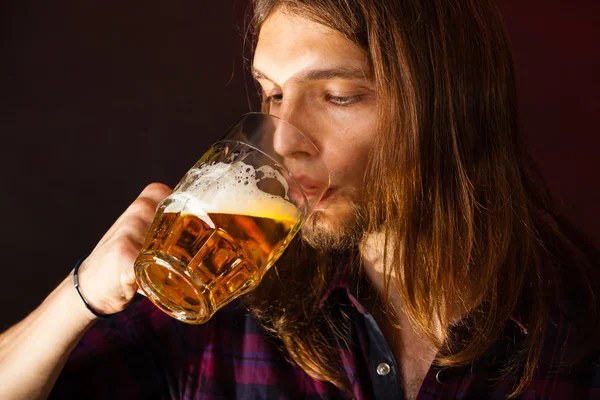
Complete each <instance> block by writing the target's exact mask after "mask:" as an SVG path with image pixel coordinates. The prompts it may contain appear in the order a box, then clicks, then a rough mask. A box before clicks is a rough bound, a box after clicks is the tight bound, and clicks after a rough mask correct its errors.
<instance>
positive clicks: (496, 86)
mask: <svg viewBox="0 0 600 400" xmlns="http://www.w3.org/2000/svg"><path fill="white" fill-rule="evenodd" d="M253 8H254V12H253V19H252V24H251V28H252V32H253V34H254V37H255V38H256V36H257V34H258V32H259V31H260V27H261V24H262V23H263V22H264V21H265V19H266V18H268V16H269V15H270V14H271V13H272V12H273V11H274V10H275V9H282V10H283V11H284V12H289V13H293V14H296V15H300V16H303V17H305V18H308V19H310V20H312V21H315V22H318V23H320V24H323V25H325V26H327V27H330V28H332V29H334V30H336V31H338V32H340V33H341V34H342V35H344V36H345V37H347V38H348V39H350V40H351V41H353V42H354V43H356V44H357V45H358V46H360V47H361V48H363V49H364V51H365V52H366V54H367V55H368V57H369V60H370V64H371V68H372V76H373V77H374V80H375V84H376V88H377V96H378V114H379V115H378V121H379V126H378V137H377V142H376V144H375V146H374V148H373V151H372V154H371V156H370V162H369V165H368V168H367V170H366V174H365V182H366V186H367V190H365V193H367V194H368V197H367V198H366V199H365V202H366V210H367V214H368V219H369V221H370V224H369V226H370V230H371V231H380V230H382V228H383V230H384V232H385V235H386V241H387V242H389V243H394V244H395V245H394V246H393V247H392V250H390V251H389V252H388V253H387V254H386V255H385V257H386V259H387V260H389V261H390V262H389V263H385V264H386V265H391V266H395V267H394V268H397V269H398V271H395V274H393V275H390V276H394V277H395V278H393V279H394V280H395V281H394V282H390V281H389V279H387V282H386V287H387V288H388V289H389V288H390V287H395V288H399V289H398V290H399V291H400V293H399V294H400V296H401V299H402V301H403V306H404V308H403V310H402V311H403V312H405V313H406V315H407V316H408V318H409V319H410V321H411V323H412V324H413V326H414V328H415V329H417V330H418V331H420V332H421V333H423V334H424V335H425V336H426V337H428V338H429V339H430V340H431V342H432V343H433V344H435V345H437V346H438V347H439V348H440V349H442V351H441V353H440V354H441V356H440V357H438V358H437V359H436V362H437V363H438V364H440V365H444V366H457V365H466V364H468V363H469V362H471V361H473V360H475V359H477V358H478V357H480V356H482V355H483V354H484V353H485V352H486V351H488V350H489V348H490V346H491V345H492V344H493V343H494V342H495V341H496V340H497V339H498V337H499V335H500V333H501V332H502V330H503V328H504V326H505V324H506V323H507V321H508V320H509V319H510V318H511V317H518V319H519V321H521V322H522V323H523V324H524V325H525V326H526V327H527V329H528V335H527V336H526V339H525V341H524V343H523V344H522V345H521V347H520V348H519V349H518V351H517V352H516V353H515V354H514V356H513V358H512V360H511V362H510V363H509V364H507V365H506V369H505V371H506V373H507V374H508V373H511V374H515V376H517V377H519V379H518V380H517V385H516V387H515V390H514V392H513V396H514V395H517V394H518V393H520V392H521V391H522V390H523V389H524V388H525V387H526V385H527V383H528V382H529V381H530V380H531V379H532V378H533V376H534V374H535V371H536V366H537V364H538V361H539V360H540V356H541V350H542V344H543V339H544V333H545V329H546V328H545V326H546V322H547V319H548V315H549V314H550V311H551V307H552V304H553V303H555V302H556V297H557V292H558V291H560V290H561V288H563V287H577V288H579V289H578V290H579V293H580V297H579V298H577V299H573V298H571V297H570V298H569V301H570V302H571V304H565V303H561V306H562V311H563V312H569V310H571V311H572V310H585V313H586V317H585V318H582V317H580V314H577V313H574V312H572V313H571V314H570V315H571V316H572V319H573V321H574V322H576V323H578V324H579V325H581V327H582V329H589V330H590V332H592V331H594V330H595V331H596V332H597V329H598V317H597V313H596V305H597V301H598V300H597V293H598V287H597V281H594V280H593V279H592V278H591V275H590V274H591V273H594V272H595V268H596V267H597V259H596V258H590V257H589V254H591V253H590V251H594V249H593V248H591V247H590V251H588V249H586V248H585V246H586V241H585V240H584V239H581V238H580V237H579V236H578V235H577V234H575V233H574V232H572V231H571V229H570V228H569V225H568V224H566V222H564V221H562V220H561V218H560V217H558V216H557V215H556V213H555V212H553V209H552V205H551V202H550V198H549V196H548V194H547V190H546V189H545V187H544V184H543V182H542V180H541V179H540V177H539V175H538V174H537V173H536V170H535V168H534V166H533V164H532V163H531V161H530V158H529V156H528V155H527V153H526V151H525V149H524V147H523V145H522V142H521V138H520V136H519V133H518V126H517V106H516V89H515V87H516V86H515V74H514V68H513V64H512V55H511V51H510V44H509V41H508V35H507V32H506V31H505V28H504V25H503V23H502V20H501V17H500V15H499V12H498V10H497V8H496V6H495V5H494V3H493V1H492V0H453V1H448V0H403V1H377V0H255V1H254V2H253ZM296 246H297V247H298V246H301V245H300V244H298V243H296ZM386 248H387V247H386ZM338 256H339V255H331V254H319V253H318V252H316V251H314V250H311V249H308V248H302V249H299V250H298V249H297V251H294V249H292V250H290V251H288V252H287V254H286V259H285V260H282V261H280V262H279V263H278V265H280V268H277V269H274V270H273V271H271V273H270V277H269V279H267V280H266V282H265V283H263V285H261V288H260V290H259V291H257V292H256V293H255V294H254V295H253V296H252V297H250V298H249V299H248V301H249V302H250V303H251V304H252V309H253V310H254V312H255V313H256V314H257V316H258V317H259V319H260V320H261V321H262V323H263V324H264V326H265V327H266V328H267V329H269V330H270V331H272V332H273V333H274V334H275V335H277V336H278V337H279V338H280V339H281V341H282V343H283V345H284V346H285V348H286V350H287V351H288V353H289V355H290V356H291V358H292V359H293V360H294V361H295V362H297V363H298V364H299V365H300V366H301V367H302V368H304V369H305V370H306V371H307V372H308V373H309V374H310V375H311V376H313V377H315V378H318V379H322V380H327V381H330V382H332V383H333V384H335V385H336V386H338V387H341V388H346V389H347V388H348V382H346V380H345V377H344V376H343V375H342V374H341V373H340V370H339V368H337V367H336V364H335V362H332V360H335V357H336V355H335V349H334V348H333V347H334V346H332V337H331V335H332V334H331V332H334V334H336V335H339V336H340V337H344V335H345V332H343V331H340V328H339V327H340V326H343V324H339V323H338V322H339V321H338V320H337V318H340V316H337V315H332V314H328V313H330V312H331V311H330V310H328V309H321V308H318V307H317V304H318V303H319V300H320V298H321V297H322V296H323V294H324V292H325V290H326V288H327V285H328V283H329V282H330V280H331V279H332V276H333V274H334V273H335V270H336V259H337V257H338ZM594 257H595V256H594ZM291 264H293V265H296V266H298V265H303V267H301V268H298V267H296V268H294V267H293V266H292V267H289V265H291ZM300 271H301V272H300ZM278 273H279V276H278V275H277V274H278ZM282 275H285V276H282ZM390 279H391V278H390ZM391 283H393V285H391ZM432 293H435V295H434V296H432V295H431V294H432ZM457 304H459V305H460V307H461V308H462V309H464V310H467V311H468V326H467V327H468V330H469V332H471V333H472V334H471V335H470V336H469V337H468V340H466V341H461V343H460V346H458V345H457V343H454V342H453V338H452V337H451V335H449V332H450V329H449V328H450V327H451V326H452V324H453V323H454V322H455V321H453V315H452V314H451V313H450V312H448V310H449V309H452V307H454V306H455V305H457ZM582 314H583V312H582ZM466 320H467V319H465V321H466ZM432 321H436V322H437V324H432V323H431V322H432ZM584 322H587V324H585V323H584ZM464 323H465V324H466V322H464ZM436 325H437V326H441V327H442V328H443V331H444V332H445V333H446V337H445V338H444V340H443V341H442V342H441V343H440V342H439V339H438V337H437V336H436V331H435V329H436V328H435V326H436ZM589 337H592V338H594V337H597V336H593V335H592V336H589Z"/></svg>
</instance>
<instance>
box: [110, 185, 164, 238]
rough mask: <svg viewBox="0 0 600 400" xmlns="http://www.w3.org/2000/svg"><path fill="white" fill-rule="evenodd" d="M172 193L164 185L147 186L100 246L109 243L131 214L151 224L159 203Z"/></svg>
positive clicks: (116, 222) (111, 228)
mask: <svg viewBox="0 0 600 400" xmlns="http://www.w3.org/2000/svg"><path fill="white" fill-rule="evenodd" d="M171 192H172V190H171V188H169V187H168V186H167V185H165V184H162V183H151V184H150V185H148V186H146V187H145V188H144V190H142V192H141V193H140V195H139V196H138V197H137V199H136V200H134V202H133V203H131V205H130V206H129V207H128V208H127V209H126V210H125V212H123V214H121V215H120V216H119V218H118V219H117V220H116V221H115V223H114V224H113V225H112V226H111V227H110V228H109V230H108V231H107V232H106V233H105V234H104V236H103V237H102V239H100V241H99V242H98V246H101V245H102V244H104V243H106V242H107V241H109V240H110V239H111V238H112V237H113V236H114V235H115V233H116V232H117V231H118V230H119V229H120V228H121V226H122V225H123V220H124V219H125V218H127V217H128V216H129V215H130V214H137V215H139V216H141V217H142V218H144V219H146V220H148V221H150V222H151V220H152V218H153V217H154V213H155V212H156V207H157V206H158V203H160V202H161V201H163V200H164V199H165V198H166V197H167V196H168V195H169V194H170V193H171Z"/></svg>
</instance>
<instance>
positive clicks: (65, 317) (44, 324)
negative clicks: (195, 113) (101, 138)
mask: <svg viewBox="0 0 600 400" xmlns="http://www.w3.org/2000/svg"><path fill="white" fill-rule="evenodd" d="M170 192H171V190H170V189H169V188H168V187H167V186H165V185H162V184H157V183H154V184H151V185H149V186H147V187H146V188H145V189H144V191H143V192H142V193H141V194H140V196H139V197H138V198H137V199H136V200H135V201H134V202H133V203H132V204H131V206H129V208H128V209H127V210H126V211H125V212H124V213H123V214H122V215H121V216H120V217H119V219H118V220H117V221H116V222H115V223H114V224H113V226H112V227H111V228H110V229H109V230H108V232H107V233H106V234H105V235H104V237H103V238H102V239H101V240H100V242H99V243H98V245H97V246H96V248H95V249H94V250H93V251H92V253H91V254H90V256H89V257H88V258H87V259H86V260H85V261H84V262H83V264H82V265H81V268H80V270H79V284H80V290H81V292H82V294H83V296H84V298H85V299H86V300H87V301H88V303H89V304H90V306H91V307H92V308H94V309H95V310H96V311H98V312H99V313H101V314H112V313H116V312H119V311H122V310H123V309H124V308H125V307H127V305H128V304H129V303H130V302H131V300H132V299H133V296H134V295H135V293H136V291H138V287H137V284H136V282H135V275H134V271H133V262H134V260H135V257H136V256H137V254H138V252H139V251H140V249H141V246H142V244H143V241H144V239H145V237H146V233H147V232H148V229H149V228H150V224H151V223H152V219H153V217H154V212H155V210H156V207H157V205H158V203H159V202H160V201H162V200H163V199H164V198H165V197H166V196H168V195H169V193H170ZM95 320H96V317H95V316H94V315H93V314H92V313H90V311H89V310H87V309H86V308H85V306H84V304H83V302H82V301H81V299H80V298H79V296H78V294H77V292H76V291H75V288H74V287H73V277H72V273H71V274H69V276H68V277H66V278H65V279H64V280H63V281H62V282H61V283H60V284H59V285H58V287H57V288H56V289H54V291H53V292H52V293H51V294H50V295H49V296H48V297H47V298H46V299H45V300H44V302H42V304H41V305H40V306H39V307H38V308H36V309H35V310H34V311H33V312H32V313H31V314H29V315H28V316H27V317H26V318H25V319H24V320H22V321H21V322H19V323H17V324H16V325H14V326H13V327H11V328H10V329H8V330H7V331H6V332H4V333H2V334H1V335H0V398H2V399H7V400H17V399H28V400H29V399H45V398H47V397H48V395H49V393H50V391H51V390H52V387H53V386H54V384H55V382H56V379H57V378H58V376H59V374H60V372H61V370H62V368H63V366H64V364H65V362H66V360H67V358H68V357H69V354H70V353H71V351H72V350H73V348H74V347H75V345H76V344H77V343H78V342H79V340H80V339H81V337H82V336H83V334H84V333H85V332H86V331H87V330H88V329H89V328H90V327H91V326H92V325H93V324H94V322H95Z"/></svg>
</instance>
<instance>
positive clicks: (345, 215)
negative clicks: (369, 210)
mask: <svg viewBox="0 0 600 400" xmlns="http://www.w3.org/2000/svg"><path fill="white" fill-rule="evenodd" d="M365 230H366V219H365V218H364V212H363V210H362V207H360V205H359V204H358V203H356V202H353V201H344V202H341V201H337V202H334V203H331V204H327V205H326V206H325V207H324V208H322V209H319V210H317V211H315V212H314V213H313V214H312V215H311V216H310V217H309V218H308V220H307V221H306V222H305V224H304V226H303V227H302V231H301V238H302V240H303V241H304V242H306V243H307V244H308V245H309V246H311V247H313V248H316V249H321V250H332V251H333V250H348V249H350V248H353V247H356V246H357V245H358V244H359V243H360V240H361V239H362V237H363V236H364V232H365Z"/></svg>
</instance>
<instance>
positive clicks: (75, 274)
mask: <svg viewBox="0 0 600 400" xmlns="http://www.w3.org/2000/svg"><path fill="white" fill-rule="evenodd" d="M85 258H86V256H84V257H81V258H80V259H79V260H78V261H77V263H76V264H75V268H73V271H72V273H71V276H72V281H73V288H74V290H75V291H76V292H77V294H78V296H79V298H80V300H81V303H82V304H83V305H84V307H85V308H86V309H87V310H88V311H89V313H90V314H92V315H93V316H94V318H108V317H110V316H111V315H113V314H104V313H102V312H99V311H98V310H97V309H96V308H95V307H94V306H93V305H92V304H90V303H89V302H88V301H87V299H86V298H85V296H84V295H83V294H82V292H81V287H80V284H79V267H80V266H81V264H82V263H83V260H85Z"/></svg>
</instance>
